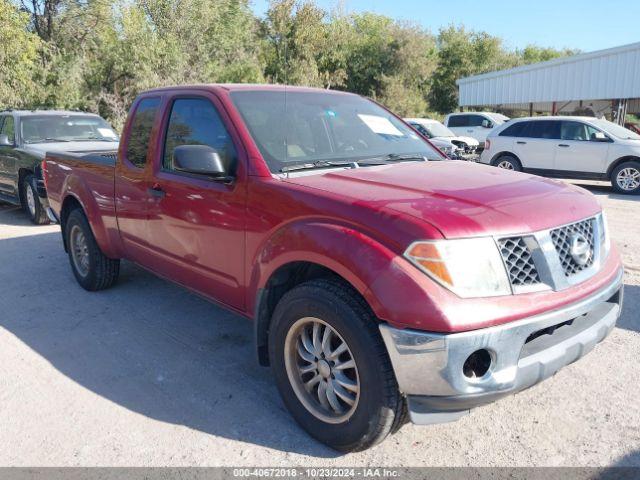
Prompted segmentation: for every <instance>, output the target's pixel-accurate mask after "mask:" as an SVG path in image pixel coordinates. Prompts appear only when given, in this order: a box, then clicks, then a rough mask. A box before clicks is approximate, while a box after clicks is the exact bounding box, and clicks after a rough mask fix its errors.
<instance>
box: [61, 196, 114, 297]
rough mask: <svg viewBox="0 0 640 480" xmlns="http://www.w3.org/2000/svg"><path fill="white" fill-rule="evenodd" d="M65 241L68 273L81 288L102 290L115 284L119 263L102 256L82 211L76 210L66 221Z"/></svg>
mask: <svg viewBox="0 0 640 480" xmlns="http://www.w3.org/2000/svg"><path fill="white" fill-rule="evenodd" d="M65 240H66V243H67V251H68V253H69V263H70V264H71V270H72V271H73V275H74V276H75V277H76V280H77V281H78V283H79V284H80V286H82V288H84V289H85V290H89V291H96V290H103V289H105V288H109V287H110V286H111V285H113V284H114V283H115V282H116V280H117V279H118V275H119V274H120V260H115V259H112V258H108V257H106V256H105V254H104V253H102V250H100V247H99V246H98V244H97V243H96V239H95V237H94V236H93V232H92V231H91V227H90V226H89V222H88V221H87V218H86V217H85V216H84V212H83V211H82V210H80V209H79V208H78V209H75V210H73V211H72V212H71V213H70V214H69V217H68V218H67V221H66V224H65Z"/></svg>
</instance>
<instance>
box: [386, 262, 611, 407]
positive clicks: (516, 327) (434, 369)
mask: <svg viewBox="0 0 640 480" xmlns="http://www.w3.org/2000/svg"><path fill="white" fill-rule="evenodd" d="M622 277H623V271H622V268H621V269H620V271H619V272H618V274H617V275H616V278H615V279H614V280H613V281H612V282H611V283H610V284H609V285H607V286H606V287H604V288H602V289H601V290H599V291H598V292H596V293H594V294H592V295H590V296H589V297H587V298H585V299H583V300H581V301H579V302H576V303H574V304H572V305H569V306H567V307H563V308H561V309H559V310H554V311H551V312H547V313H543V314H541V315H536V316H534V317H529V318H525V319H522V320H517V321H514V322H510V323H507V324H504V325H497V326H495V327H489V328H483V329H480V330H472V331H468V332H462V333H452V334H443V333H429V332H423V331H416V330H409V329H398V328H394V327H391V326H389V325H387V324H381V325H380V327H379V328H380V333H381V334H382V338H383V340H384V342H385V345H386V347H387V351H388V353H389V357H390V359H391V364H392V365H393V369H394V371H395V374H396V379H397V381H398V385H399V387H400V390H401V391H402V392H403V393H404V394H407V395H430V396H434V395H435V396H451V395H474V394H486V393H495V392H500V391H509V390H513V389H518V388H520V387H522V386H523V382H525V383H526V382H528V381H530V379H531V378H533V377H532V375H534V373H536V372H537V373H539V374H540V376H539V377H536V378H534V381H533V383H537V382H539V381H541V380H543V379H544V378H546V376H544V375H543V373H547V369H545V362H554V363H553V368H555V369H556V370H557V369H559V368H561V367H562V366H564V365H565V364H566V363H563V361H564V360H563V359H564V357H563V356H562V355H563V354H565V353H567V352H574V350H576V349H577V350H578V351H579V352H580V355H579V356H578V357H577V358H579V357H580V356H582V355H583V354H584V353H586V351H588V349H587V348H586V347H585V345H587V344H588V345H590V346H593V345H594V344H595V343H597V342H599V341H600V340H602V339H603V338H604V336H606V334H607V333H608V332H609V331H610V330H611V328H613V326H614V325H615V322H616V320H617V318H618V317H619V315H620V308H621V306H620V305H619V304H617V303H607V300H608V299H610V298H611V297H613V296H614V295H615V294H616V292H618V291H619V290H620V289H621V287H622ZM590 313H591V314H592V317H593V318H591V319H590V320H589V321H590V322H592V323H593V325H591V324H589V325H588V328H587V329H586V330H584V331H580V332H577V333H576V334H575V336H574V337H571V338H569V339H566V340H565V341H563V343H562V344H561V345H555V346H553V347H551V348H548V350H543V351H542V352H536V353H535V354H534V355H532V357H534V356H535V358H536V362H537V363H535V364H533V363H531V362H532V358H530V357H521V353H522V351H523V346H524V345H525V341H526V340H527V338H528V337H529V336H530V335H531V334H532V333H534V332H537V331H539V330H542V329H544V328H547V327H550V326H554V325H558V324H559V323H562V322H566V321H568V320H572V319H575V318H577V317H580V316H581V315H585V314H587V315H589V314H590ZM603 332H604V335H603ZM580 342H582V343H580ZM579 343H580V344H579ZM482 348H484V349H487V350H489V352H491V354H492V355H493V358H494V362H493V365H492V367H491V370H490V372H489V374H488V375H485V377H482V378H481V379H469V378H467V377H465V376H464V375H463V373H462V365H463V364H464V362H465V360H466V359H467V358H468V356H469V355H470V354H471V353H473V352H474V351H476V350H478V349H482ZM558 355H560V357H561V359H560V360H558V358H557V357H558ZM567 358H568V357H567ZM575 359H576V357H575V356H574V357H571V358H570V359H569V360H570V361H574V360H575ZM570 361H567V363H570ZM527 362H529V363H527ZM536 369H537V370H536ZM554 371H555V370H554ZM532 372H533V373H532ZM533 383H532V384H533ZM527 386H531V385H527ZM525 388H526V387H525Z"/></svg>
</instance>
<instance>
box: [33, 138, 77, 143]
mask: <svg viewBox="0 0 640 480" xmlns="http://www.w3.org/2000/svg"><path fill="white" fill-rule="evenodd" d="M70 141H71V140H65V139H64V138H52V137H47V138H43V139H42V140H38V141H37V142H28V143H47V142H70Z"/></svg>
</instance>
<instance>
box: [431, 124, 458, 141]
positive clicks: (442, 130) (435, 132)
mask: <svg viewBox="0 0 640 480" xmlns="http://www.w3.org/2000/svg"><path fill="white" fill-rule="evenodd" d="M423 125H424V128H426V129H427V131H428V132H429V134H430V135H431V136H433V137H455V136H456V134H455V133H453V132H452V131H451V130H449V129H448V128H447V127H445V126H444V125H443V124H441V123H440V122H433V123H424V124H423Z"/></svg>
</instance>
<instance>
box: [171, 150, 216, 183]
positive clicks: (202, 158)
mask: <svg viewBox="0 0 640 480" xmlns="http://www.w3.org/2000/svg"><path fill="white" fill-rule="evenodd" d="M173 168H174V170H176V171H178V172H186V173H195V174H199V175H210V176H212V177H225V176H226V173H227V172H226V170H225V168H224V164H223V163H222V159H221V158H220V154H219V153H218V152H217V151H216V150H215V149H214V148H211V147H210V146H209V145H180V146H178V147H176V148H175V150H174V151H173Z"/></svg>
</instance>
